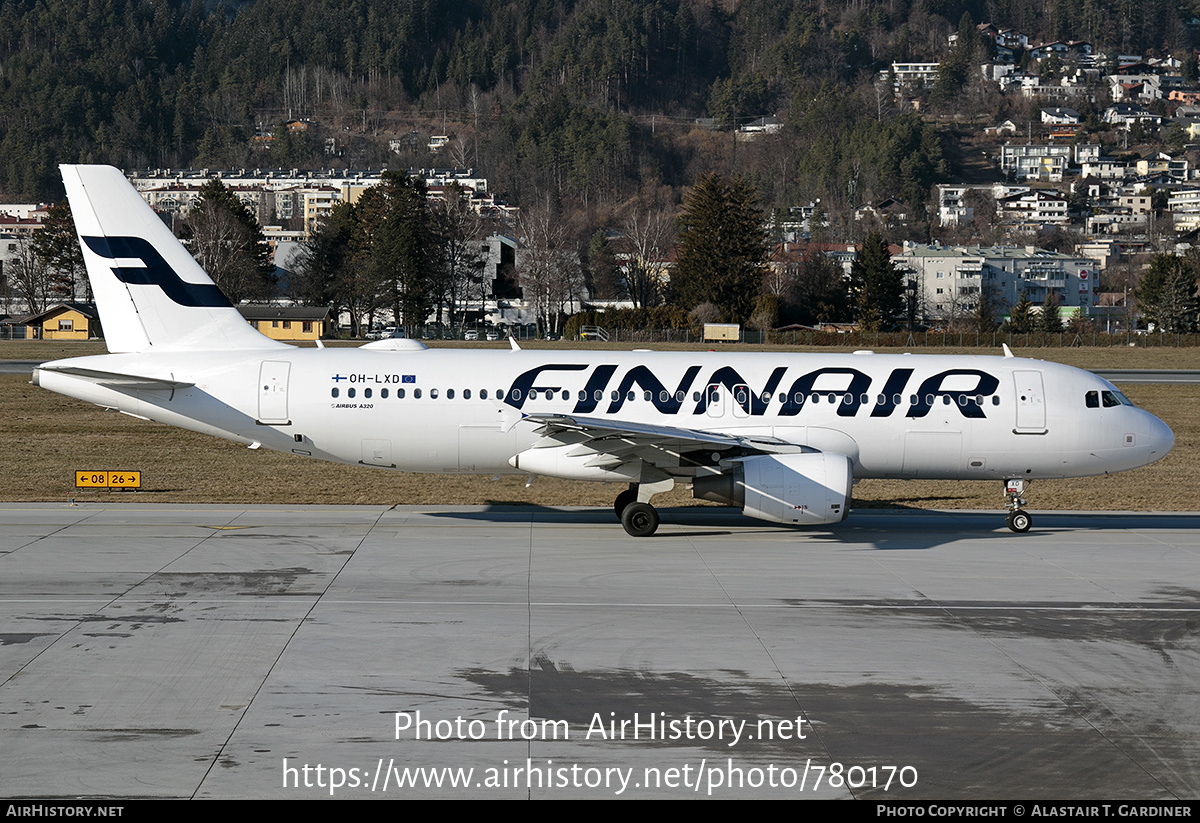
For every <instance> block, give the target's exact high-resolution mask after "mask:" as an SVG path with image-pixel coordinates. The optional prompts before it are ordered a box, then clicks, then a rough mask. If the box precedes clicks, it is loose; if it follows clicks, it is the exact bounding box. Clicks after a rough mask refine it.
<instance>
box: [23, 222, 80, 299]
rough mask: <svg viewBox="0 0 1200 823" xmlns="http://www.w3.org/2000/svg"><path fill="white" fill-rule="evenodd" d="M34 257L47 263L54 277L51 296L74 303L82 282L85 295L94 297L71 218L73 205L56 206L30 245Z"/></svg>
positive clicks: (51, 275)
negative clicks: (84, 275)
mask: <svg viewBox="0 0 1200 823" xmlns="http://www.w3.org/2000/svg"><path fill="white" fill-rule="evenodd" d="M30 245H31V246H32V248H33V252H34V254H36V255H37V256H38V257H39V258H40V259H41V260H42V262H43V263H45V265H46V268H47V269H48V271H49V273H50V277H51V282H50V290H51V293H52V294H53V295H54V296H55V297H57V298H58V299H60V300H68V301H73V300H75V299H76V297H78V296H80V295H79V294H78V291H79V289H78V284H79V281H80V280H82V281H83V284H84V286H85V292H86V293H87V295H89V296H90V294H91V285H90V284H89V283H88V280H87V278H86V277H83V274H84V266H83V252H81V251H80V250H79V236H78V235H77V234H76V233H75V220H74V218H72V217H71V205H70V204H69V203H68V202H67V201H66V200H62V201H60V202H58V203H55V204H54V205H53V206H51V207H50V208H49V210H48V211H47V213H46V219H45V220H44V221H42V228H41V231H38V232H36V233H35V234H34V235H33V239H32V240H31V241H30Z"/></svg>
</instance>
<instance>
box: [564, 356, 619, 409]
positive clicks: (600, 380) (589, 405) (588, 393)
mask: <svg viewBox="0 0 1200 823" xmlns="http://www.w3.org/2000/svg"><path fill="white" fill-rule="evenodd" d="M616 370H617V367H616V366H597V367H596V370H595V371H594V372H592V376H591V377H589V378H588V382H587V385H586V386H584V388H583V399H582V400H580V401H579V402H578V403H576V404H575V409H574V410H573V411H572V414H591V413H592V412H594V411H595V410H596V406H597V405H598V404H599V403H600V398H599V397H597V396H596V395H597V393H598V392H601V391H603V390H604V387H605V386H607V385H608V381H609V379H610V378H611V377H612V376H613V372H615V371H616Z"/></svg>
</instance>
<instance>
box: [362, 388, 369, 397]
mask: <svg viewBox="0 0 1200 823" xmlns="http://www.w3.org/2000/svg"><path fill="white" fill-rule="evenodd" d="M370 396H371V390H370V389H363V397H370Z"/></svg>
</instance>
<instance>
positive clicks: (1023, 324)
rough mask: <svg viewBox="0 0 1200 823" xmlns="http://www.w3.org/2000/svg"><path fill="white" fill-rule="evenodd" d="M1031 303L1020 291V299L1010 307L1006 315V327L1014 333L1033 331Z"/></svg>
mask: <svg viewBox="0 0 1200 823" xmlns="http://www.w3.org/2000/svg"><path fill="white" fill-rule="evenodd" d="M1033 319H1034V318H1033V303H1031V302H1030V301H1029V298H1028V297H1027V296H1026V295H1025V292H1021V299H1020V300H1018V301H1017V304H1016V305H1015V306H1013V307H1012V310H1011V311H1010V312H1009V315H1008V329H1009V331H1011V332H1014V333H1016V334H1028V333H1029V332H1031V331H1033Z"/></svg>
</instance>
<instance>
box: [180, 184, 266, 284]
mask: <svg viewBox="0 0 1200 823" xmlns="http://www.w3.org/2000/svg"><path fill="white" fill-rule="evenodd" d="M181 235H182V239H183V241H184V243H185V244H186V245H187V247H188V250H189V251H190V252H191V253H192V256H193V257H195V258H196V261H197V262H199V263H200V266H201V268H203V269H204V271H205V272H207V273H208V276H209V277H211V278H212V280H213V282H214V283H216V284H217V286H218V287H219V288H220V289H221V291H222V292H224V293H225V296H226V297H228V298H229V300H230V302H232V303H238V302H240V301H242V300H262V299H265V298H268V297H270V296H271V292H272V291H273V290H274V287H275V263H274V261H273V260H272V257H271V249H270V247H269V246H268V245H267V241H266V238H265V237H263V233H262V228H261V227H260V226H259V225H258V220H256V219H255V217H254V215H253V214H252V213H251V211H250V209H249V208H247V207H246V204H245V203H243V202H242V201H241V200H239V199H238V197H237V195H236V194H234V193H233V192H231V191H230V190H229V189H228V188H226V187H225V184H224V183H222V182H221V181H220V180H219V179H217V178H216V177H214V178H212V179H211V180H209V181H208V182H207V183H205V184H204V186H202V187H201V189H200V197H199V198H198V199H197V200H196V202H195V203H194V204H193V205H192V208H191V211H190V212H189V213H188V218H187V223H186V225H185V226H184V228H183V231H182V232H181Z"/></svg>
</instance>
